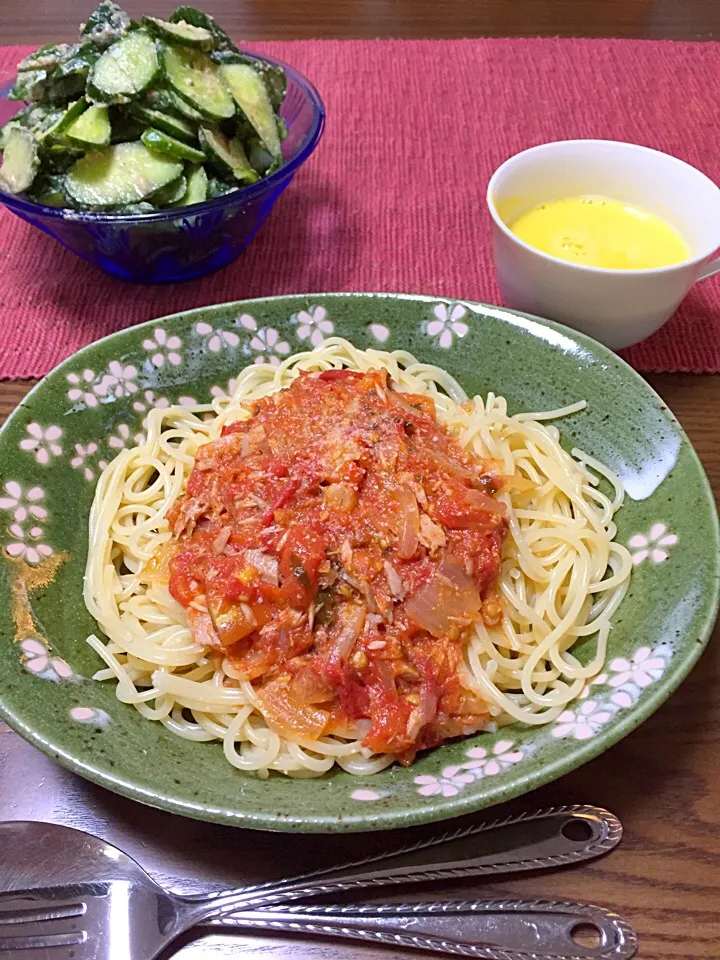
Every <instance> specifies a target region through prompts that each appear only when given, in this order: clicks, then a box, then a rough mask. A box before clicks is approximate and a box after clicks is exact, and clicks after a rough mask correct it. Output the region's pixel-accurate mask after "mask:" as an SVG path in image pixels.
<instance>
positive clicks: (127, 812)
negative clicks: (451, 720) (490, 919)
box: [0, 0, 720, 960]
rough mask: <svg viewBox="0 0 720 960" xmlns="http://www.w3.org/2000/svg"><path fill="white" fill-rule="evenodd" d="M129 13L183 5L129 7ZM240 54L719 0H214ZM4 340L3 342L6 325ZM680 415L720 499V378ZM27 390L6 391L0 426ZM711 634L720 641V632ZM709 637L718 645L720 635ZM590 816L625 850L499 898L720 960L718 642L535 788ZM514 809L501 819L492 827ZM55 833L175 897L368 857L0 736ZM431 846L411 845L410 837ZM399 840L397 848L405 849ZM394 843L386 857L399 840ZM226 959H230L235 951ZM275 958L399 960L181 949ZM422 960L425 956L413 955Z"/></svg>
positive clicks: (596, 26)
mask: <svg viewBox="0 0 720 960" xmlns="http://www.w3.org/2000/svg"><path fill="white" fill-rule="evenodd" d="M126 6H127V8H128V9H129V10H130V12H131V13H133V14H135V15H137V14H140V13H142V12H149V11H150V7H152V12H153V13H155V14H156V15H160V16H162V15H163V14H167V13H168V12H169V11H170V10H171V9H172V7H173V6H175V3H174V2H171V0H157V2H154V3H153V4H151V5H150V6H148V5H147V4H145V5H144V4H142V3H139V2H137V0H133V2H132V3H128V4H127V5H126ZM201 6H202V7H203V8H204V9H207V10H209V11H210V12H212V13H213V14H215V16H217V18H218V19H219V20H220V21H221V23H222V24H223V25H224V26H226V27H227V28H228V29H229V31H230V33H231V34H233V35H234V36H235V37H238V38H243V39H250V40H253V39H281V38H282V39H290V38H301V37H376V36H392V37H455V36H513V35H514V36H519V35H526V36H533V35H557V34H560V35H587V36H624V37H645V38H673V39H700V40H709V39H712V38H714V37H717V38H720V2H718V0H302V2H297V0H296V2H290V0H244V2H238V0H204V2H203V3H202V4H201ZM89 7H90V2H89V0H55V2H54V3H48V2H47V0H24V2H23V3H11V2H10V0H0V42H2V43H37V44H39V43H40V42H44V41H47V40H50V39H58V40H59V39H72V38H73V37H74V36H75V32H76V28H77V24H78V23H79V22H80V21H81V20H82V19H83V18H84V17H85V16H86V15H87V13H88V11H89ZM1 319H2V320H3V324H2V328H3V330H4V331H5V333H4V335H5V336H7V335H8V334H7V330H8V325H7V320H8V318H1ZM647 379H648V380H649V382H650V383H651V384H652V386H653V387H654V388H655V389H656V390H657V391H658V392H659V393H660V395H661V396H662V397H663V399H664V400H665V401H666V403H667V404H668V405H669V406H670V408H671V409H672V410H673V411H674V412H675V414H676V415H677V417H678V418H679V420H680V422H681V423H682V425H683V426H684V428H685V429H686V431H687V432H688V434H689V436H690V439H691V440H692V442H693V443H694V444H695V447H696V449H697V451H698V453H699V455H700V458H701V460H702V461H703V463H704V465H705V469H706V470H707V472H708V474H709V477H710V481H711V483H712V485H713V489H714V490H715V492H716V494H717V492H718V491H720V438H719V437H718V431H717V427H716V422H717V420H716V418H717V410H718V409H720V377H709V376H692V375H686V374H664V375H659V376H649V377H648V378H647ZM30 386H31V384H30V383H29V382H27V381H25V382H23V383H17V382H16V383H12V382H4V383H0V415H2V416H3V417H4V416H5V415H7V414H8V413H9V412H10V410H11V409H12V408H13V406H14V405H15V404H16V403H17V402H18V400H19V399H20V398H21V397H22V396H23V394H24V393H25V392H26V391H27V390H28V389H29V387H30ZM716 634H717V631H716ZM714 639H715V640H717V635H716V636H715V638H714ZM573 802H591V803H596V804H601V805H605V806H607V807H609V808H610V809H612V810H613V811H614V812H615V813H617V814H618V815H619V816H620V818H621V819H622V821H623V823H624V824H625V829H626V837H625V840H624V841H623V844H622V847H621V849H620V850H619V851H616V852H615V853H613V854H611V855H610V856H609V857H607V858H605V859H604V860H601V861H599V862H597V863H595V864H594V865H590V866H585V867H582V868H580V869H574V870H566V871H564V872H557V873H554V874H548V875H536V876H533V877H522V878H520V879H517V880H512V881H506V882H502V883H496V884H494V885H493V887H492V895H493V896H507V895H523V896H532V897H553V898H577V899H584V900H588V901H594V902H597V903H601V904H603V905H605V906H607V907H610V908H614V909H615V910H617V911H618V912H620V913H622V914H623V915H624V916H626V917H627V919H628V920H630V922H631V923H632V924H633V925H634V926H635V928H636V929H637V930H638V932H639V933H640V937H641V946H640V951H639V954H638V956H639V957H641V958H642V960H671V958H676V960H700V958H704V960H710V958H715V960H717V958H718V957H720V644H718V643H717V642H715V643H711V645H710V648H709V650H708V652H707V653H706V654H705V656H704V657H703V659H702V661H701V662H700V664H699V666H698V667H697V668H696V670H695V671H694V673H693V674H692V675H691V676H690V677H689V678H688V680H687V681H686V682H685V683H684V684H683V686H682V688H681V689H680V690H679V691H678V692H677V693H676V694H675V695H674V696H673V697H672V698H671V699H670V700H669V702H668V703H667V704H665V706H663V707H662V708H661V709H660V710H659V711H658V712H657V713H656V714H655V716H654V717H653V718H652V719H651V720H649V721H648V722H647V723H645V724H644V725H643V726H642V727H641V728H640V729H639V730H638V731H636V732H635V733H633V734H632V735H631V736H629V737H628V738H627V739H625V740H624V741H623V742H622V743H620V744H619V745H617V746H616V747H614V748H613V749H612V750H611V751H610V752H609V753H607V754H605V755H604V756H602V757H600V758H599V759H597V760H595V761H593V762H592V763H590V764H588V765H587V766H585V767H583V768H582V769H580V770H577V771H575V772H574V773H572V774H570V775H569V776H566V777H564V778H562V779H561V780H559V781H557V782H556V783H554V784H551V785H549V786H547V787H544V788H542V789H541V790H538V791H537V792H536V793H535V794H533V795H532V796H531V797H528V798H526V799H525V801H523V804H514V805H513V807H514V808H519V807H520V806H522V805H526V806H528V807H529V806H533V807H534V806H543V805H548V804H557V803H573ZM504 809H506V808H496V809H495V810H493V811H492V815H495V814H496V813H500V812H501V811H502V810H504ZM24 818H28V819H38V820H52V821H55V822H61V823H66V824H69V825H74V826H79V827H82V828H84V829H89V830H92V831H95V832H97V833H99V834H101V835H103V836H106V837H107V838H108V839H111V840H114V841H115V842H117V843H118V844H119V845H120V846H122V847H123V848H124V849H126V850H127V851H128V852H129V853H131V854H134V855H135V856H136V857H137V858H138V859H139V860H140V862H142V863H143V864H145V865H146V866H147V867H148V868H149V869H150V870H151V872H153V873H154V875H155V876H156V877H158V878H160V879H161V880H164V881H167V882H170V883H174V884H175V886H176V887H177V888H178V889H183V890H187V891H191V890H194V891H197V890H200V889H203V888H206V887H207V886H208V885H209V884H213V883H217V884H228V885H229V884H237V883H246V882H259V881H261V880H263V879H270V878H273V877H277V876H280V875H283V874H284V873H287V872H289V871H297V870H299V869H302V868H309V867H310V866H312V865H314V864H316V863H318V862H320V861H327V862H331V861H333V860H334V858H336V857H338V856H343V857H344V856H356V855H360V854H361V852H362V851H363V850H365V849H366V846H367V842H368V841H367V840H366V839H364V838H361V837H345V838H327V839H326V838H322V837H320V838H307V837H305V838H303V837H294V838H289V837H285V836H275V835H271V834H257V833H251V832H246V831H240V830H231V829H229V828H220V827H210V826H206V825H203V824H198V823H194V822H192V821H182V820H178V819H177V818H173V817H171V816H169V815H167V814H162V813H159V812H156V811H152V810H150V809H148V808H144V807H140V806H138V805H137V804H134V803H132V802H131V801H127V800H123V799H121V798H119V797H115V796H113V795H111V794H109V793H107V792H106V791H104V790H102V789H100V788H98V787H95V786H93V785H91V784H88V783H85V782H84V781H82V780H80V779H79V778H77V777H75V776H74V775H72V774H70V773H67V772H66V771H64V770H62V769H61V768H60V767H58V766H56V765H55V764H54V763H52V762H51V761H50V760H47V759H46V758H45V757H43V756H42V755H41V754H39V753H38V752H37V751H35V750H34V749H33V748H32V747H30V746H28V745H27V744H25V743H24V741H22V740H21V739H20V738H19V737H17V736H16V735H15V734H14V733H12V732H11V731H9V730H8V729H7V728H6V727H2V725H0V819H24ZM418 832H419V833H422V832H423V831H422V830H420V831H416V832H415V833H418ZM405 837H407V834H403V838H405ZM398 839H399V838H398V837H397V836H395V835H393V837H390V836H389V835H384V836H383V837H382V838H380V839H379V841H378V840H377V839H376V840H375V842H379V843H381V844H382V843H386V842H387V843H390V842H397V841H398ZM481 893H482V894H483V895H488V893H489V890H488V888H487V887H482V886H481V885H479V884H468V883H461V884H457V883H456V884H449V883H448V884H444V885H439V884H438V885H436V886H434V887H433V888H432V889H431V890H425V892H424V895H425V897H426V898H428V899H433V898H438V897H440V896H445V897H448V896H452V897H455V898H466V897H468V898H469V897H476V896H478V895H480V894H481ZM233 947H234V948H235V949H233ZM237 951H239V952H241V953H243V955H247V956H258V957H259V956H262V957H263V958H265V960H281V958H286V957H289V956H292V957H293V958H297V960H328V958H330V957H333V958H338V960H360V958H365V960H369V958H370V957H375V956H380V954H381V953H382V956H386V957H388V960H389V958H394V960H401V958H406V957H407V958H409V957H410V956H411V955H412V954H410V953H409V952H407V951H402V950H400V951H398V950H384V951H380V950H378V949H377V948H375V947H361V946H355V945H351V946H346V945H343V944H341V943H339V942H337V943H335V942H326V943H324V944H323V943H320V942H312V941H309V940H298V941H294V942H291V941H289V940H286V939H284V938H278V937H274V938H270V937H252V938H251V937H247V938H229V937H226V936H219V935H211V936H210V935H208V936H205V937H202V938H200V939H198V940H195V941H192V942H188V943H187V944H186V945H184V946H183V947H182V949H181V951H180V953H179V954H178V956H180V957H182V958H183V960H208V958H210V957H212V958H216V960H219V958H221V957H224V956H230V955H231V954H232V955H237ZM415 956H417V955H416V954H415Z"/></svg>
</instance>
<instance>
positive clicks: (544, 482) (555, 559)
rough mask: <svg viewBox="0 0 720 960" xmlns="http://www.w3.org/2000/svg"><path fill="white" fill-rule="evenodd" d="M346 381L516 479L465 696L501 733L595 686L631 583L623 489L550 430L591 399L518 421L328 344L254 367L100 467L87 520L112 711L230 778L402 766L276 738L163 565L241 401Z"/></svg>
mask: <svg viewBox="0 0 720 960" xmlns="http://www.w3.org/2000/svg"><path fill="white" fill-rule="evenodd" d="M339 369H349V370H356V371H361V372H365V371H371V370H384V371H386V372H387V376H388V380H389V383H390V384H391V385H392V387H393V389H394V390H396V391H400V392H403V393H412V394H416V395H427V396H428V397H430V398H431V399H432V400H433V401H434V404H435V409H436V412H437V420H438V422H439V423H440V424H441V425H442V427H444V429H445V430H446V431H447V433H448V434H449V435H450V436H452V437H454V438H455V439H456V440H457V441H458V442H459V444H460V446H461V447H462V448H463V449H464V450H465V451H467V452H468V453H470V454H472V455H474V456H475V457H477V458H478V459H483V460H489V459H492V460H494V461H496V462H497V463H498V464H499V469H500V471H501V472H502V473H503V474H504V475H505V476H506V477H507V478H509V480H508V483H507V485H506V486H505V487H503V488H502V489H501V490H500V492H498V494H497V500H498V501H500V502H502V503H504V504H505V507H506V510H507V523H508V532H507V535H506V537H505V539H504V543H503V548H502V561H501V567H500V572H499V576H498V593H499V596H500V598H501V604H500V605H501V613H500V615H499V617H498V619H497V622H496V623H494V624H493V623H488V622H487V620H483V619H482V618H481V619H478V620H477V621H475V622H474V623H473V624H472V626H470V627H469V628H468V629H467V631H466V633H465V635H464V637H463V660H462V664H461V671H462V682H463V684H464V686H465V687H466V688H467V690H468V691H471V692H472V693H473V694H474V695H475V696H477V697H478V698H480V699H481V700H482V701H484V702H485V703H486V704H487V705H488V713H489V720H488V727H489V728H492V727H493V725H502V724H506V723H511V722H514V721H518V722H521V723H524V724H529V725H538V724H543V723H548V722H550V721H552V720H553V719H554V718H556V717H557V716H558V715H559V714H560V713H561V712H562V711H563V710H564V709H565V707H566V705H567V704H568V703H569V702H570V701H571V700H572V699H574V698H575V697H576V696H577V695H578V694H579V693H580V691H581V689H582V688H583V686H584V684H585V683H586V682H587V681H588V680H589V679H590V678H592V677H593V676H595V675H596V674H597V673H599V672H600V671H601V669H602V667H603V664H604V661H605V655H606V647H607V640H608V634H609V631H610V629H611V621H612V617H613V614H614V613H615V611H616V610H617V607H618V606H619V604H620V602H621V601H622V598H623V596H624V594H625V591H626V589H627V586H628V583H629V578H630V571H631V561H630V557H629V554H628V552H627V550H626V549H625V548H624V547H623V546H622V545H620V544H618V543H617V542H615V540H614V537H615V532H616V528H615V524H614V521H613V517H614V514H615V513H616V511H617V510H618V509H619V508H620V506H621V505H622V500H623V491H622V487H621V484H620V482H619V480H618V478H617V477H615V476H614V475H613V474H612V472H611V471H609V470H608V469H607V468H606V467H604V466H603V465H602V464H600V463H599V462H598V461H597V460H595V459H594V458H592V457H591V456H589V455H587V454H585V453H583V452H582V451H579V450H573V451H572V453H568V452H567V451H566V450H565V449H564V448H563V447H562V445H561V443H560V435H559V432H558V430H557V428H556V427H555V426H554V425H552V424H548V423H546V422H545V421H549V420H554V419H557V418H561V417H563V416H567V415H569V414H571V413H573V412H576V411H578V410H581V409H583V407H584V406H585V403H584V402H583V401H580V402H579V403H576V404H573V405H571V406H568V407H565V408H562V409H558V410H553V411H550V412H546V413H521V414H516V415H514V416H510V415H509V414H508V411H507V404H506V402H505V400H504V399H503V398H502V397H499V396H496V395H494V394H492V393H490V394H488V396H487V397H486V398H485V399H482V398H480V397H473V398H471V399H468V398H467V397H466V395H465V393H464V392H463V390H462V388H461V387H460V386H459V384H458V383H457V382H456V381H455V380H454V379H453V378H452V377H451V376H450V375H449V374H448V373H447V372H446V371H444V370H442V369H440V368H439V367H436V366H432V365H430V364H425V363H420V362H418V361H417V360H416V359H415V358H414V357H413V356H412V355H411V354H409V353H406V352H404V351H395V352H393V353H388V352H383V351H378V350H366V351H362V350H358V349H356V348H355V347H353V346H352V345H351V344H350V343H348V342H347V341H344V340H341V339H339V338H332V339H329V340H326V341H325V342H324V343H323V344H322V346H321V347H319V348H317V349H316V350H313V351H311V352H307V353H300V354H296V355H295V356H292V357H289V358H288V359H287V360H285V361H284V362H283V363H282V364H281V365H279V366H277V367H276V366H272V365H270V364H255V365H252V366H249V367H247V368H246V369H245V370H244V371H242V372H241V374H240V376H239V377H238V380H237V387H236V389H235V393H234V394H233V396H232V397H229V398H223V399H216V400H214V401H213V402H212V403H210V404H204V405H198V406H197V407H193V408H187V407H169V408H165V409H156V410H153V411H151V412H150V414H149V416H148V421H147V435H146V439H145V441H144V443H142V444H141V445H139V446H137V447H134V448H132V449H127V450H123V451H122V452H121V453H120V454H119V455H118V456H117V457H116V459H115V460H113V461H112V463H111V464H110V465H109V466H108V467H107V468H106V469H105V471H104V472H103V474H102V476H101V477H100V480H99V482H98V486H97V490H96V494H95V499H94V502H93V506H92V511H91V516H90V541H89V551H88V562H87V569H86V575H85V603H86V605H87V608H88V610H89V611H90V613H91V614H92V615H93V617H94V618H95V619H96V620H97V622H98V624H99V626H100V628H101V630H102V631H103V633H104V634H105V637H106V638H107V639H100V638H99V637H97V636H91V637H89V638H88V643H89V644H90V645H91V646H92V648H93V649H94V650H95V651H96V652H97V653H98V654H99V656H100V657H102V659H103V661H104V662H105V664H106V667H105V668H104V669H102V670H100V671H98V673H96V675H95V677H96V679H98V680H103V681H110V680H112V681H114V682H115V683H116V694H117V696H118V698H119V699H120V700H121V701H123V702H124V703H127V704H131V705H132V706H133V707H134V708H135V709H136V710H137V711H138V712H139V713H140V714H141V715H142V716H143V717H144V718H145V719H148V720H154V721H156V722H160V723H162V724H164V725H165V726H166V727H167V728H168V729H169V730H170V731H171V732H172V733H174V734H176V735H178V736H180V737H183V738H186V739H190V740H195V741H212V740H219V741H221V742H222V745H223V749H224V754H225V757H226V758H227V760H228V761H229V762H230V763H231V764H233V766H235V767H237V768H238V769H241V770H245V771H253V772H255V773H257V774H259V775H261V776H267V775H268V774H269V772H270V771H272V770H275V771H278V772H280V773H283V774H288V775H290V776H296V777H314V776H320V775H322V774H323V773H325V772H327V771H328V770H330V769H331V768H332V767H333V766H334V765H335V764H338V765H339V766H341V767H342V768H343V769H345V770H346V771H348V772H349V773H353V774H372V773H375V772H377V771H379V770H381V769H383V768H384V767H386V766H388V765H389V764H390V763H392V762H393V761H394V759H395V757H394V756H393V755H392V754H385V753H378V752H373V751H372V750H371V749H369V748H368V747H367V746H363V742H362V741H363V739H364V737H365V734H366V732H367V730H366V729H365V728H364V727H363V723H364V722H363V721H360V722H359V724H358V725H357V726H356V728H354V729H352V730H347V731H342V730H340V731H336V732H334V733H333V734H332V735H324V736H320V737H319V738H309V737H306V736H302V735H300V734H298V735H292V736H290V735H287V733H286V731H284V732H283V733H282V734H281V733H279V732H278V731H277V728H275V729H274V728H273V724H271V723H268V722H267V718H266V705H265V703H264V702H263V700H262V698H261V697H260V696H259V695H258V690H257V689H256V687H255V686H253V683H252V682H251V680H249V679H248V678H247V675H246V674H245V673H243V672H242V671H241V670H238V669H237V667H236V666H234V665H233V662H232V660H231V659H230V658H228V657H223V656H222V655H221V654H217V653H215V652H214V651H211V650H208V648H207V647H206V646H203V645H201V644H199V643H197V642H196V641H195V639H193V634H192V632H191V630H190V629H189V627H188V619H187V615H188V611H187V610H186V608H185V607H184V606H183V605H181V604H180V603H179V602H178V601H177V600H176V599H174V598H173V596H172V595H171V593H170V591H169V589H168V583H167V576H166V575H165V576H163V575H162V571H158V570H157V565H158V562H160V564H161V565H162V561H158V558H159V557H161V556H162V551H163V547H164V546H166V545H167V544H168V543H169V542H170V541H171V540H172V538H173V531H172V528H171V524H170V522H169V520H168V513H169V511H171V508H172V506H173V504H174V503H175V502H176V501H177V499H178V497H180V496H181V495H182V494H183V492H184V491H185V487H186V483H187V479H188V476H189V475H190V472H191V470H192V469H193V466H194V464H195V457H196V454H197V452H198V450H199V449H200V447H202V446H203V445H205V444H207V443H209V442H210V441H213V440H216V439H217V438H219V437H220V436H221V432H222V430H223V427H226V426H227V425H228V424H231V423H233V422H236V421H238V420H246V419H248V418H249V417H250V413H249V411H248V407H247V406H246V404H248V403H249V402H251V401H257V400H260V399H262V398H265V397H269V396H270V395H272V394H274V393H277V392H279V391H281V390H283V389H285V388H287V387H288V386H289V385H290V384H291V383H292V382H293V381H294V379H295V378H296V377H298V375H299V374H300V373H301V372H303V371H327V370H339ZM607 489H609V490H611V493H610V494H609V495H608V493H606V492H605V490H607ZM153 570H154V575H148V571H153ZM580 647H581V648H582V651H583V652H582V655H581V654H580V650H579V648H580ZM365 723H367V722H365Z"/></svg>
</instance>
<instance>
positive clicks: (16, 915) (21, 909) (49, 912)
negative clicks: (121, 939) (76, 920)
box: [0, 900, 86, 927]
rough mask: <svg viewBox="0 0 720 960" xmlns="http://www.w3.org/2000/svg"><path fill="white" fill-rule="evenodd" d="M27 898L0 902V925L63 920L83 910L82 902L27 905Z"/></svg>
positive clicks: (84, 907) (84, 908) (78, 915)
mask: <svg viewBox="0 0 720 960" xmlns="http://www.w3.org/2000/svg"><path fill="white" fill-rule="evenodd" d="M27 903H29V901H28V900H20V901H18V900H16V901H15V902H14V904H8V903H7V902H6V903H0V927H4V926H12V925H14V924H21V923H41V922H42V921H43V920H65V919H67V918H69V917H81V916H82V915H83V914H84V913H85V911H86V906H85V904H84V903H68V904H58V905H57V906H52V905H50V904H47V905H43V906H37V907H28V906H26V904H27Z"/></svg>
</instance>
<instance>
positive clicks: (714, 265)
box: [696, 257, 720, 282]
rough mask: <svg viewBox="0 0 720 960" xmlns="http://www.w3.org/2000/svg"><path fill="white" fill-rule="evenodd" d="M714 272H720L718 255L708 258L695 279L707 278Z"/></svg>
mask: <svg viewBox="0 0 720 960" xmlns="http://www.w3.org/2000/svg"><path fill="white" fill-rule="evenodd" d="M716 273H720V257H715V259H714V260H709V261H708V262H707V263H706V264H705V266H704V267H703V268H702V270H701V271H700V273H699V274H698V275H697V280H707V278H708V277H712V276H713V274H716ZM697 280H696V282H697Z"/></svg>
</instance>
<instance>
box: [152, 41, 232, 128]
mask: <svg viewBox="0 0 720 960" xmlns="http://www.w3.org/2000/svg"><path fill="white" fill-rule="evenodd" d="M162 62H163V68H164V70H165V76H166V78H167V81H168V83H169V85H170V86H171V87H172V89H173V90H174V91H175V93H177V94H178V95H179V96H180V97H181V98H182V99H183V100H185V101H186V102H187V103H189V104H190V106H191V107H193V108H194V109H195V110H197V111H198V112H199V113H201V114H202V115H203V116H204V117H207V118H208V119H210V120H228V119H229V118H230V117H232V116H233V115H234V113H235V102H234V100H233V98H232V96H231V94H230V91H229V90H228V88H227V86H226V84H225V81H224V80H223V78H222V75H221V73H220V70H219V69H218V67H217V65H216V64H214V63H213V62H212V60H211V59H210V58H209V57H207V56H205V54H204V53H201V52H200V51H199V50H191V49H190V47H177V46H172V45H171V44H165V45H163V47H162Z"/></svg>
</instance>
